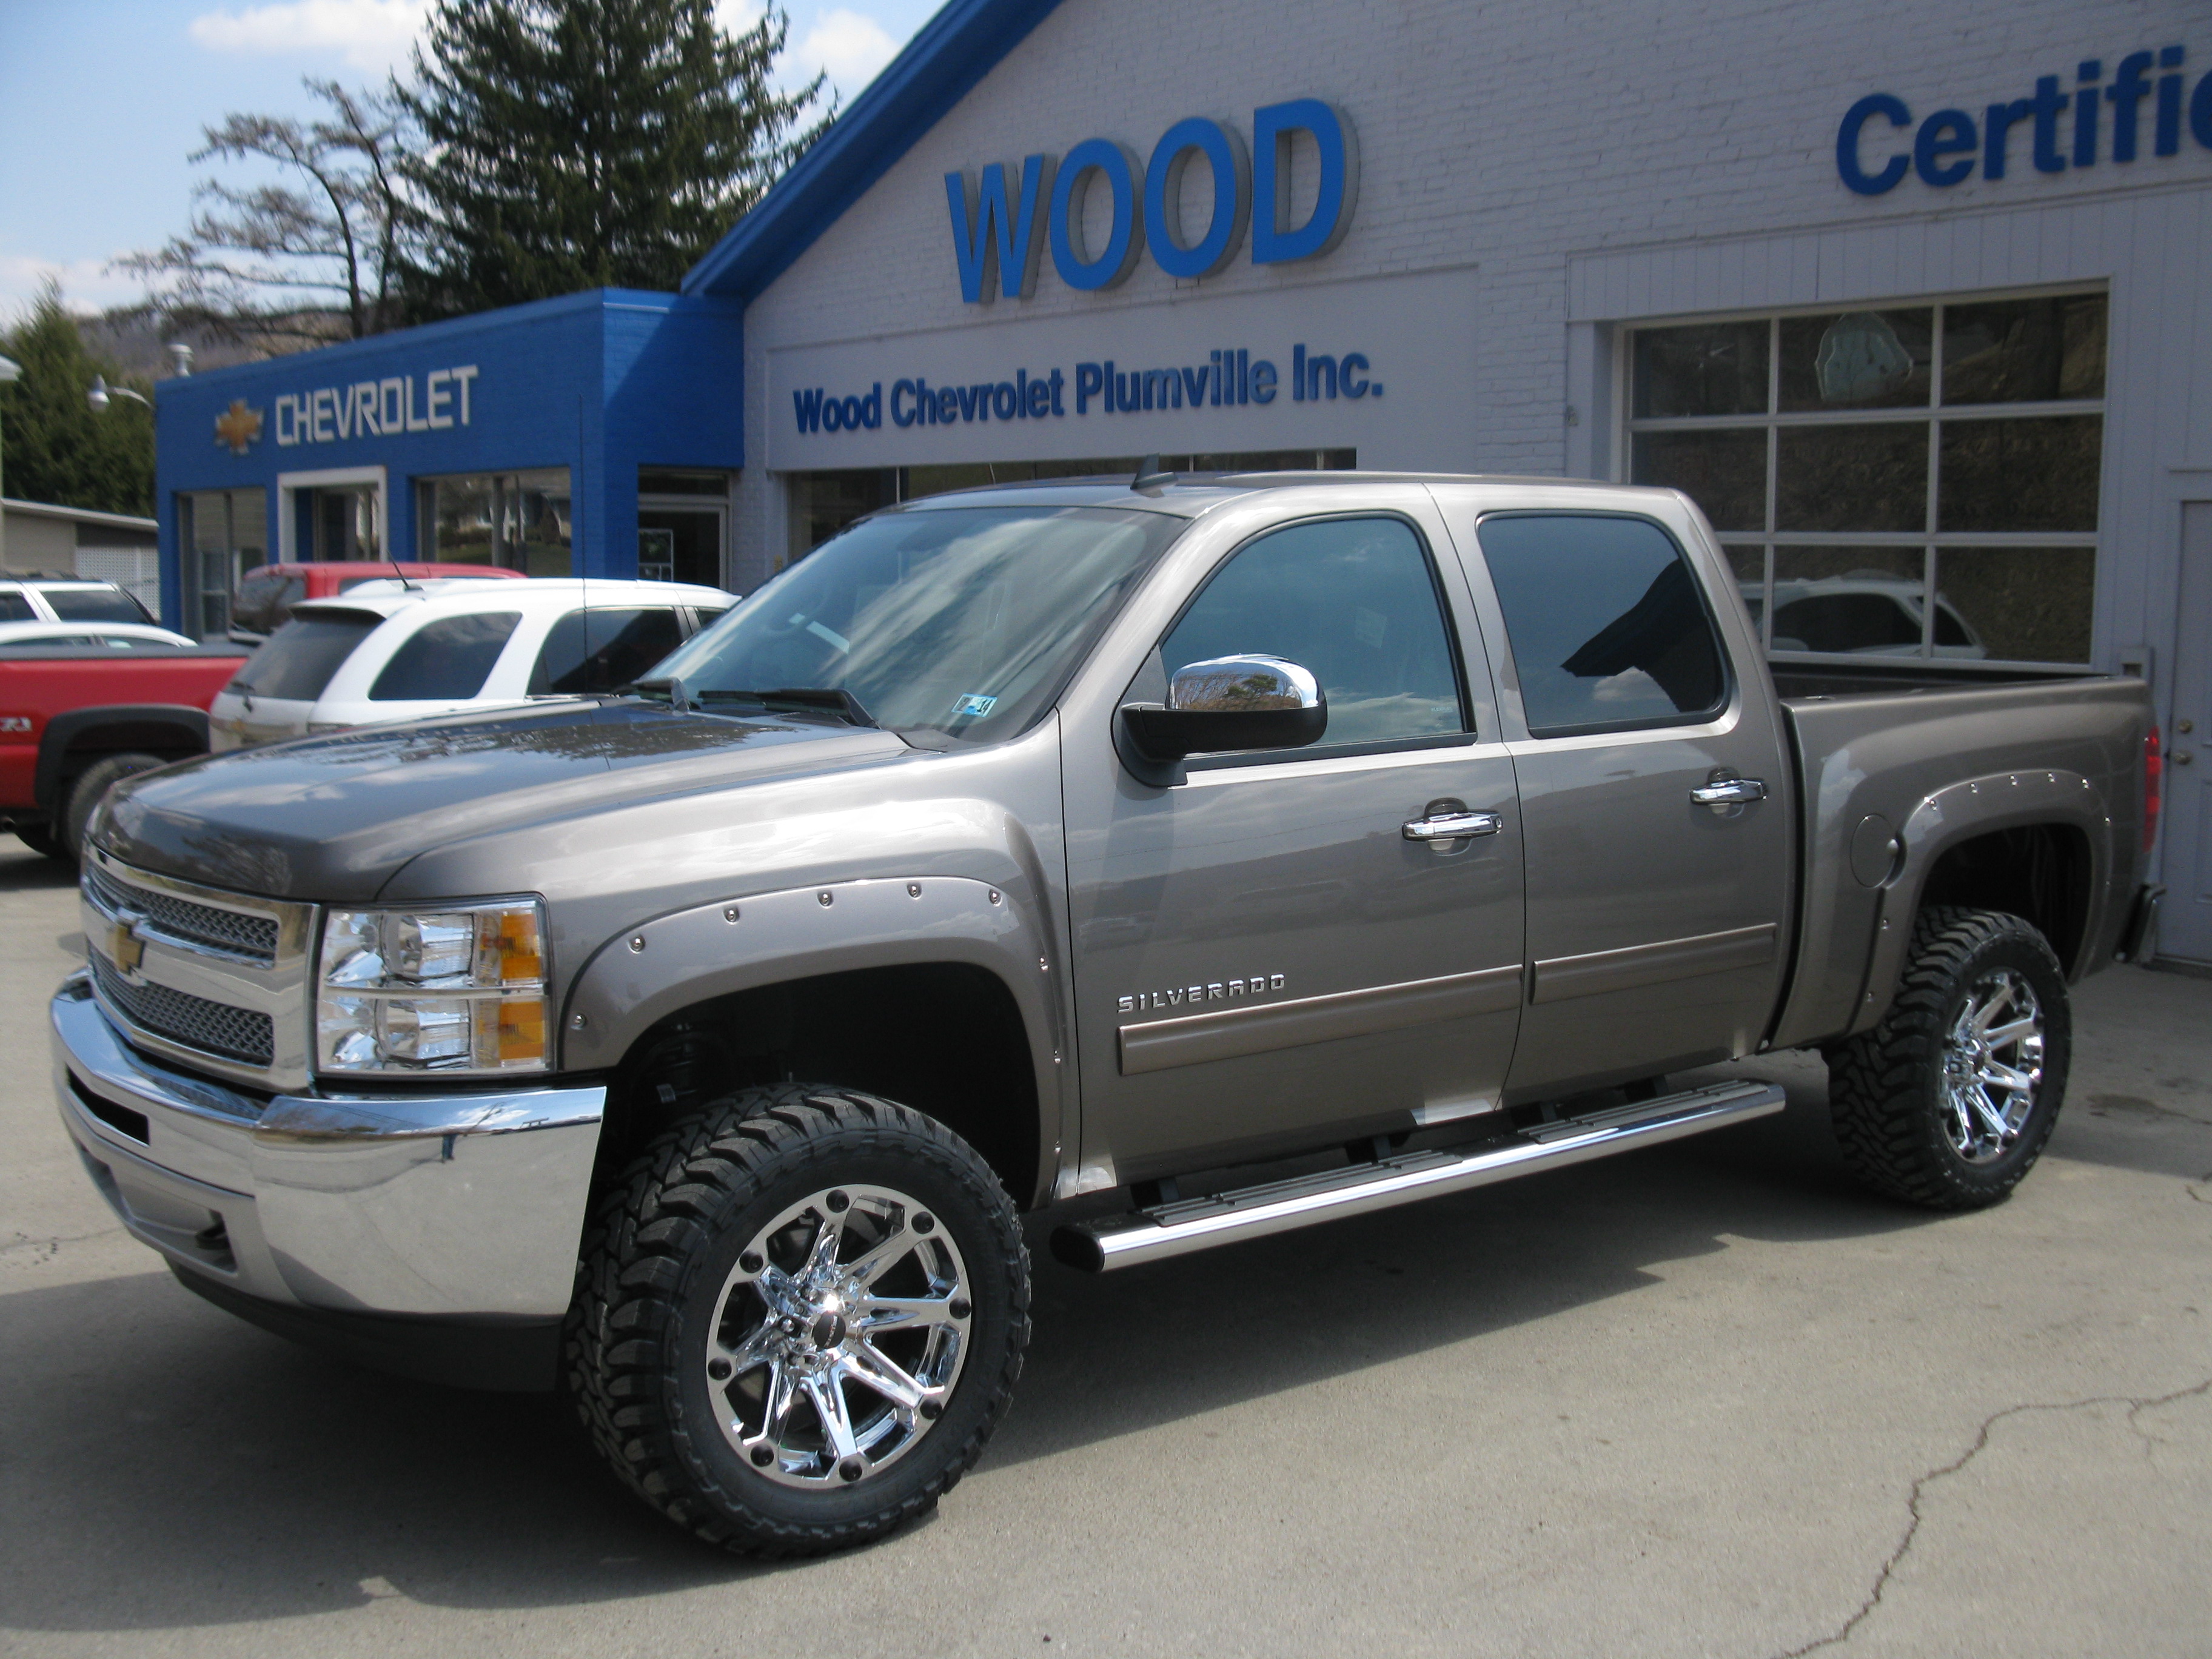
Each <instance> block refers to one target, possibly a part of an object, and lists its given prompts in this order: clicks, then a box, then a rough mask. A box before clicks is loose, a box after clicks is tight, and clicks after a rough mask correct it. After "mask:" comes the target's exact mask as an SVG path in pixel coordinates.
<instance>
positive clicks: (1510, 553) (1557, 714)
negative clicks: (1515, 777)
mask: <svg viewBox="0 0 2212 1659" xmlns="http://www.w3.org/2000/svg"><path fill="white" fill-rule="evenodd" d="M1475 539H1476V541H1477V542H1478V543H1479V544H1480V546H1481V549H1482V556H1483V562H1484V563H1485V564H1486V566H1487V567H1488V568H1489V571H1490V580H1491V586H1492V588H1493V589H1495V590H1496V592H1497V594H1498V608H1499V609H1500V610H1501V611H1504V617H1505V634H1506V641H1507V643H1508V645H1509V646H1510V647H1511V650H1512V653H1513V663H1514V667H1515V669H1516V671H1517V673H1518V675H1519V678H1520V682H1521V702H1522V710H1523V712H1524V713H1525V714H1527V716H1528V732H1529V735H1530V736H1531V737H1538V738H1553V737H1572V736H1577V735H1579V734H1581V733H1583V732H1620V731H1633V730H1636V729H1638V728H1639V727H1644V726H1688V725H1694V724H1697V723H1699V722H1700V721H1705V720H1712V719H1714V718H1715V717H1717V715H1718V714H1720V713H1721V711H1722V709H1723V708H1724V707H1726V705H1727V702H1728V697H1729V676H1728V668H1727V660H1728V659H1727V658H1726V657H1725V656H1724V655H1723V653H1722V650H1721V642H1720V639H1719V636H1718V635H1717V632H1716V631H1715V629H1714V627H1713V619H1712V616H1711V612H1710V611H1708V610H1707V609H1706V606H1705V590H1704V589H1703V587H1702V586H1699V581H1698V578H1697V573H1696V572H1695V571H1694V570H1692V568H1691V567H1690V562H1689V559H1688V557H1687V556H1686V555H1685V554H1684V553H1683V551H1682V550H1681V548H1680V546H1678V545H1677V544H1675V541H1674V538H1673V537H1671V536H1670V535H1668V533H1667V532H1665V531H1664V530H1662V529H1661V528H1660V527H1659V526H1658V525H1657V524H1656V523H1654V522H1653V521H1652V520H1649V519H1643V518H1637V517H1634V516H1632V515H1629V514H1626V513H1491V514H1489V515H1487V516H1486V517H1485V518H1484V519H1483V520H1481V522H1480V524H1478V525H1477V526H1476V527H1475ZM1777 621H1778V622H1779V617H1777Z"/></svg>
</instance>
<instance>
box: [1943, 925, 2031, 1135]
mask: <svg viewBox="0 0 2212 1659" xmlns="http://www.w3.org/2000/svg"><path fill="white" fill-rule="evenodd" d="M2043 1040H2044V1031H2043V1005H2042V1004H2041V1003H2039V1002H2038V1001H2037V1000H2036V996H2035V990H2034V987H2032V986H2031V985H2029V984H2028V982H2027V980H2026V979H2025V978H2024V977H2022V976H2021V975H2019V974H2016V973H2015V972H2014V971H2013V970H2012V969H2008V968H2001V969H1996V971H1994V972H1991V973H1988V974H1984V975H1983V976H1982V977H1981V978H1979V979H1978V980H1976V981H1974V983H1973V984H1972V987H1970V988H1969V989H1968V990H1967V992H1966V1001H1965V1003H1964V1004H1963V1005H1962V1006H1960V1010H1959V1014H1958V1018H1956V1019H1954V1020H1953V1021H1952V1022H1951V1032H1950V1036H1949V1037H1948V1039H1947V1040H1946V1042H1945V1043H1944V1048H1943V1112H1942V1117H1943V1134H1944V1138H1945V1139H1947V1140H1948V1141H1949V1142H1950V1143H1951V1150H1952V1151H1953V1152H1956V1153H1957V1154H1958V1155H1959V1156H1960V1158H1963V1159H1965V1160H1966V1162H1967V1163H1969V1164H1993V1163H1995V1162H1996V1160H1997V1159H1998V1158H2002V1157H2003V1156H2004V1155H2005V1154H2006V1153H2007V1152H2010V1151H2011V1150H2012V1149H2013V1148H2014V1146H2016V1145H2018V1144H2019V1141H2020V1136H2021V1130H2022V1129H2024V1128H2025V1127H2027V1120H2028V1115H2029V1114H2030V1113H2032V1112H2033V1111H2034V1109H2035V1102H2036V1098H2037V1097H2038V1095H2039V1094H2040V1092H2041V1091H2042V1087H2043Z"/></svg>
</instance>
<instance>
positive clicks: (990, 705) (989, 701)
mask: <svg viewBox="0 0 2212 1659" xmlns="http://www.w3.org/2000/svg"><path fill="white" fill-rule="evenodd" d="M998 706H999V700H998V699H997V698H996V697H987V696H983V695H982V694H981V692H979V691H970V692H969V694H968V695H967V696H964V697H963V698H961V699H960V700H959V701H958V702H956V703H954V704H953V705H952V718H953V719H954V720H959V719H961V718H963V716H966V715H970V714H972V715H974V716H975V718H976V719H977V720H981V719H982V718H983V716H984V715H986V714H989V713H990V712H991V711H992V710H993V709H994V708H997V707H998Z"/></svg>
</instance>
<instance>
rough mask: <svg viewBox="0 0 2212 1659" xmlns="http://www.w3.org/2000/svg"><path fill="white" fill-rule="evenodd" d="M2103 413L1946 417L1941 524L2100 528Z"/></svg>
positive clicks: (1957, 528)
mask: <svg viewBox="0 0 2212 1659" xmlns="http://www.w3.org/2000/svg"><path fill="white" fill-rule="evenodd" d="M2103 428H2104V421H2103V418H2102V417H2101V416H2095V415H2060V416H2051V417H2050V418H2048V419H2034V420H2024V421H1946V422H1943V454H1942V470H1943V471H1942V488H1941V489H1939V490H1938V491H1937V492H1936V527H1937V528H1938V529H1941V530H1951V531H1976V530H1984V531H1988V530H2011V531H2021V530H2027V531H2035V530H2094V529H2095V528H2096V527H2097V480H2098V477H2099V473H2100V470H2101V462H2102V460H2103V447H2104V444H2103Z"/></svg>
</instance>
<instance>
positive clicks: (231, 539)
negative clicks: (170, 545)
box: [177, 489, 269, 640]
mask: <svg viewBox="0 0 2212 1659" xmlns="http://www.w3.org/2000/svg"><path fill="white" fill-rule="evenodd" d="M177 547H178V550H179V553H180V554H181V555H182V557H181V559H180V561H179V563H180V566H181V570H180V573H179V574H181V576H182V578H183V592H182V593H181V595H180V596H179V611H181V613H182V614H181V615H180V616H179V622H181V623H183V624H184V628H185V632H187V633H189V634H191V635H194V636H195V637H197V638H199V639H203V640H220V639H223V638H226V637H228V635H229V632H230V599H231V595H232V594H233V593H234V592H237V590H238V583H239V579H240V577H241V576H243V575H244V574H246V572H247V571H249V570H251V569H252V568H254V567H255V566H256V565H261V564H266V563H268V562H269V496H268V494H267V492H266V491H264V490H259V489H196V490H191V491H185V492H180V493H179V495H178V496H177Z"/></svg>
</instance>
